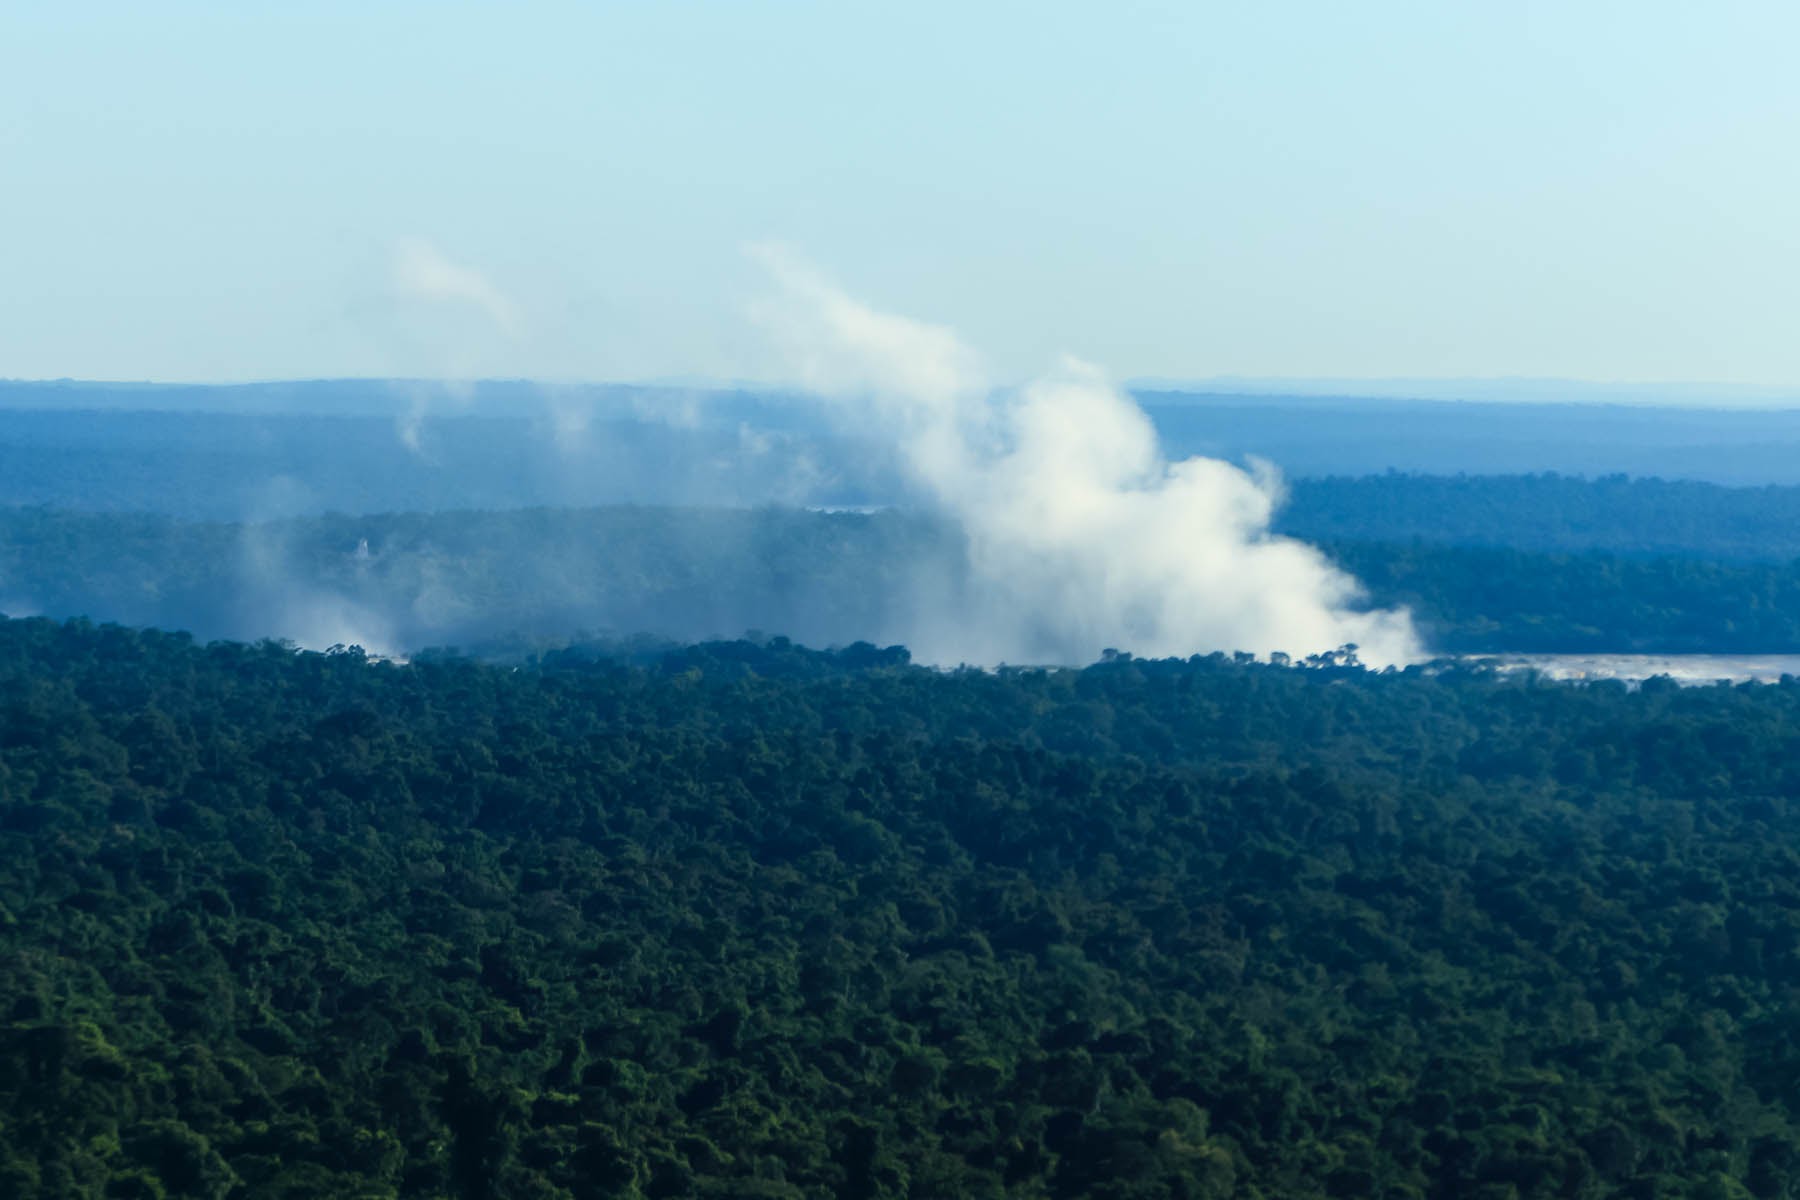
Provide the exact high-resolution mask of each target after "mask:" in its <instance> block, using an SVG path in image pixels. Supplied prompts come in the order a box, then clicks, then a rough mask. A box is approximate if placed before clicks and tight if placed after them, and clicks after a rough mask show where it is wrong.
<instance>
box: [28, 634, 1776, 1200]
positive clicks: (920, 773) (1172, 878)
mask: <svg viewBox="0 0 1800 1200" xmlns="http://www.w3.org/2000/svg"><path fill="white" fill-rule="evenodd" d="M643 657H645V658H646V660H647V661H646V662H645V663H643V664H640V665H632V664H626V663H622V662H618V661H609V660H607V659H605V658H604V657H601V656H599V655H597V654H596V653H593V652H591V651H589V652H583V651H570V652H566V653H561V654H554V655H547V656H544V657H543V658H542V659H540V660H537V661H533V662H530V663H527V664H525V665H523V666H521V667H519V668H517V669H513V668H503V667H492V666H482V665H479V664H474V663H471V662H468V661H464V660H460V659H456V658H452V657H445V656H433V657H429V658H427V659H425V660H423V661H419V662H416V663H414V664H412V665H410V666H399V665H395V664H389V663H379V662H373V661H369V660H367V659H365V658H364V657H363V656H362V655H361V654H359V653H356V652H354V651H351V652H346V653H340V654H331V655H314V654H295V653H293V652H292V651H291V650H289V649H286V648H283V647H281V646H278V645H272V644H265V645H261V646H253V647H245V646H232V645H215V646H208V647H201V646H197V645H195V644H193V643H192V642H191V641H190V640H188V639H186V638H184V637H181V636H176V635H163V634H154V633H132V632H128V631H125V630H121V629H118V628H111V627H93V626H89V625H87V624H84V623H74V624H68V625H59V624H56V623H52V622H48V621H12V622H6V623H0V863H3V864H4V870H0V964H4V967H3V969H0V1193H3V1194H5V1195H9V1196H18V1197H21V1198H22V1200H24V1198H32V1197H70V1196H122V1197H123V1196H130V1197H156V1196H245V1197H249V1196H257V1197H261V1196H292V1197H315V1196H345V1197H379V1196H396V1197H398V1196H407V1197H412V1196H418V1197H428V1196H430V1197H436V1196H461V1197H545V1198H551V1197H589V1196H654V1197H671V1196H687V1195H714V1196H734V1197H736V1196H767V1197H826V1196H858V1197H879V1196H904V1195H911V1196H920V1197H947V1196H977V1197H980V1196H996V1197H997V1196H1018V1197H1045V1198H1048V1197H1077V1196H1097V1197H1117V1198H1121V1200H1123V1198H1126V1197H1131V1198H1138V1197H1189V1198H1193V1197H1214V1196H1216V1197H1227V1196H1252V1197H1254V1196H1262V1197H1268V1198H1270V1200H1274V1198H1277V1197H1279V1198H1284V1200H1285V1198H1287V1197H1307V1196H1355V1197H1367V1196H1388V1197H1443V1198H1446V1200H1448V1198H1451V1197H1459V1198H1460V1197H1512V1196H1517V1197H1549V1196H1572V1197H1601V1196H1613V1195H1626V1196H1641V1197H1693V1198H1696V1200H1697V1198H1699V1197H1715V1196H1716V1197H1729V1196H1743V1195H1750V1196H1757V1197H1775V1196H1783V1195H1789V1194H1791V1188H1790V1185H1789V1182H1788V1181H1789V1179H1790V1178H1791V1177H1793V1176H1794V1175H1795V1174H1796V1163H1797V1159H1796V1153H1797V1151H1800V1130H1796V1127H1795V1123H1794V1121H1795V1116H1796V1112H1795V1106H1796V1105H1797V1104H1800V1094H1797V1092H1796V1082H1795V1081H1796V1080H1800V1024H1796V1019H1795V1014H1796V1012H1797V1011H1800V1006H1797V1003H1800V1001H1797V998H1800V825H1797V822H1800V685H1795V684H1792V683H1784V684H1782V685H1779V686H1761V687H1742V688H1727V687H1720V688H1705V689H1691V690H1682V689H1677V688H1674V687H1672V686H1668V685H1666V684H1664V683H1660V682H1659V683H1652V684H1649V685H1646V686H1645V687H1643V688H1642V689H1641V690H1638V691H1628V690H1627V689H1625V688H1624V687H1623V686H1618V685H1597V686H1590V687H1571V686H1553V685H1548V684H1544V683H1541V682H1539V681H1537V680H1535V679H1531V678H1511V679H1505V678H1498V677H1495V676H1492V675H1488V674H1484V673H1481V672H1476V671H1466V670H1451V671H1445V672H1435V673H1434V672H1430V671H1423V670H1413V671H1409V672H1406V673H1389V674H1379V675H1378V674H1368V673H1363V672H1360V671H1357V670H1354V669H1349V668H1344V667H1340V666H1333V665H1325V664H1320V665H1317V666H1315V667H1314V668H1312V669H1278V668H1273V667H1266V666H1259V665H1256V664H1252V663H1247V662H1243V661H1237V660H1234V659H1231V658H1226V657H1222V656H1214V657H1212V658H1207V659H1196V660H1192V661H1189V662H1173V661H1171V662H1144V661H1138V660H1134V659H1132V658H1131V657H1130V656H1129V655H1113V656H1111V657H1110V659H1109V660H1108V661H1107V662H1105V663H1103V664H1101V665H1098V666H1096V667H1093V668H1090V669H1088V670H1085V671H1057V672H1039V671H1002V672H998V673H981V672H972V671H966V672H952V673H940V672H932V671H926V670H922V669H918V668H915V667H912V666H909V665H907V664H906V662H905V656H904V654H903V653H902V652H899V651H880V650H877V649H875V648H873V647H867V646H860V647H853V648H852V650H850V651H847V652H844V653H842V654H838V655H824V654H815V653H811V652H807V651H803V650H800V649H798V648H796V647H794V646H791V645H789V644H787V643H785V642H783V641H780V640H777V641H774V642H770V643H767V644H763V645H752V644H749V643H732V644H724V645H711V646H699V647H693V648H689V649H686V650H681V651H675V652H671V653H668V654H665V655H661V656H659V657H655V658H654V659H653V660H651V659H650V656H643Z"/></svg>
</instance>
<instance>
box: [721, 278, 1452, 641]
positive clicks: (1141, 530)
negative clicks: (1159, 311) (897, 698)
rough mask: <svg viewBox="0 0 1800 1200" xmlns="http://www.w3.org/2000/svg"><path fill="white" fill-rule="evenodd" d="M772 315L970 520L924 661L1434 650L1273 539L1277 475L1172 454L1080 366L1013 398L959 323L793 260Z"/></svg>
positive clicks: (849, 408) (1063, 367)
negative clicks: (897, 312)
mask: <svg viewBox="0 0 1800 1200" xmlns="http://www.w3.org/2000/svg"><path fill="white" fill-rule="evenodd" d="M753 253H754V254H755V255H756V257H758V258H759V259H760V260H761V261H762V262H763V263H764V265H765V266H767V268H768V269H769V271H770V273H771V275H772V277H773V278H774V280H775V282H776V283H777V285H778V287H777V295H776V296H775V297H774V298H773V299H772V300H771V301H769V302H767V303H766V304H764V305H761V306H759V309H758V315H759V317H760V318H761V319H762V320H763V322H764V323H765V325H767V327H768V328H770V329H771V330H772V331H773V332H774V333H775V334H776V335H777V336H778V337H780V338H781V339H782V341H783V342H784V343H785V345H786V347H787V349H788V350H789V352H790V354H791V355H792V358H793V361H794V363H795V365H796V367H797V368H798V369H799V371H800V372H801V374H802V377H803V381H804V382H805V384H806V385H807V386H808V387H809V388H811V389H813V390H815V391H817V392H819V393H820V394H822V395H824V396H827V397H830V398H831V399H832V400H833V401H834V403H835V406H836V408H837V411H838V412H839V413H840V414H841V417H842V419H843V420H844V421H845V423H846V424H847V425H849V424H853V425H855V426H857V427H864V426H866V425H867V424H868V423H869V422H873V423H875V424H876V425H877V426H878V427H879V429H880V430H881V432H882V433H884V434H885V436H886V437H887V438H888V439H890V440H891V442H892V445H893V447H894V450H895V453H896V454H897V456H898V459H899V462H900V465H901V466H902V468H903V470H904V472H905V474H906V475H907V477H908V478H909V479H910V480H911V482H912V484H913V486H914V487H915V488H916V489H917V491H918V492H919V494H920V498H921V499H922V500H924V501H925V502H927V503H929V504H931V505H933V506H934V507H936V508H937V509H939V510H940V511H941V512H942V513H943V514H944V515H946V516H948V517H950V518H952V519H954V520H955V521H956V522H958V523H959V524H960V525H961V526H962V528H963V530H964V532H965V534H966V536H967V539H968V557H969V561H968V570H967V573H966V576H965V577H964V578H963V579H962V580H960V581H958V582H957V583H955V584H951V583H948V582H946V583H945V584H944V586H943V587H942V589H940V590H939V591H938V592H937V594H936V595H927V596H921V597H920V598H919V600H918V605H919V607H918V612H919V616H918V619H917V628H916V629H915V630H914V631H912V632H911V634H910V642H911V644H912V648H913V650H914V653H915V654H916V655H918V656H919V657H920V658H921V659H924V660H926V661H935V662H970V663H989V664H991V663H995V662H1016V663H1054V662H1062V663H1083V662H1091V661H1093V660H1094V659H1096V658H1097V657H1099V655H1100V654H1101V652H1102V651H1103V650H1104V649H1106V648H1109V647H1117V648H1120V649H1126V650H1130V651H1132V652H1134V653H1137V654H1142V655H1152V656H1159V657H1160V656H1169V655H1175V656H1185V655H1188V654H1193V653H1202V652H1209V651H1212V650H1248V651H1252V652H1254V653H1257V654H1264V655H1266V654H1270V653H1274V652H1282V653H1288V654H1293V655H1310V654H1316V653H1322V652H1326V651H1331V650H1335V649H1337V648H1339V647H1341V646H1344V645H1346V644H1351V643H1353V644H1355V645H1357V646H1358V647H1359V648H1360V649H1359V654H1360V657H1361V658H1362V660H1363V661H1364V662H1366V663H1370V664H1372V665H1385V664H1390V663H1398V662H1405V661H1408V660H1411V659H1416V658H1418V657H1419V656H1420V653H1419V644H1418V641H1417V638H1416V636H1415V635H1414V632H1413V628H1412V623H1411V620H1410V618H1409V617H1408V615H1407V614H1406V613H1405V612H1391V611H1361V610H1359V609H1358V608H1357V601H1358V600H1359V598H1360V596H1361V591H1360V588H1359V586H1358V585H1357V583H1356V581H1355V580H1353V579H1351V578H1350V577H1349V576H1347V575H1345V574H1344V573H1343V572H1341V571H1339V570H1337V569H1336V568H1335V567H1333V566H1332V565H1331V564H1330V563H1329V562H1328V561H1327V560H1326V559H1325V558H1324V556H1323V555H1321V554H1320V553H1319V552H1318V551H1317V550H1314V549H1313V548H1312V547H1310V546H1307V545H1305V544H1303V543H1301V542H1297V541H1294V540H1292V539H1289V538H1282V537H1275V536H1272V535H1271V534H1270V533H1269V520H1270V517H1271V515H1272V514H1273V512H1274V510H1275V508H1276V507H1277V505H1278V503H1279V502H1280V484H1279V480H1278V478H1277V476H1276V474H1275V472H1274V470H1273V468H1269V467H1266V466H1265V467H1260V468H1258V469H1257V470H1256V471H1255V472H1247V471H1244V470H1241V469H1239V468H1238V467H1235V466H1233V465H1231V464H1229V463H1225V462H1220V461H1217V460H1214V459H1207V458H1190V459H1187V460H1185V461H1182V462H1174V463H1171V462H1168V461H1166V460H1165V459H1164V457H1163V456H1162V453H1161V451H1160V449H1159V447H1158V444H1157V439H1156V434H1155V431H1154V429H1153V428H1152V426H1151V424H1150V421H1149V418H1148V417H1146V416H1145V414H1144V413H1143V411H1142V410H1141V409H1139V408H1138V407H1137V405H1136V404H1135V403H1133V402H1132V401H1131V400H1130V399H1129V398H1128V397H1127V396H1125V395H1123V394H1122V393H1121V392H1119V391H1118V390H1117V389H1116V388H1114V387H1112V386H1111V385H1109V384H1108V383H1107V381H1106V379H1105V378H1104V377H1103V376H1102V374H1101V373H1100V371H1098V370H1097V369H1096V368H1094V367H1092V366H1089V365H1087V364H1085V363H1081V362H1078V361H1076V360H1074V359H1067V360H1065V361H1063V362H1062V363H1061V364H1059V365H1058V366H1057V367H1056V369H1055V370H1054V371H1052V372H1051V373H1050V374H1048V375H1046V376H1045V377H1043V378H1041V379H1038V380H1036V381H1035V382H1033V383H1031V384H1029V385H1028V386H1026V387H1024V388H1022V389H1017V390H1013V391H999V390H996V389H994V388H993V387H991V386H990V385H989V383H988V382H987V381H986V380H985V379H984V377H983V373H982V370H981V366H980V361H979V359H978V358H977V356H976V355H975V354H974V353H973V352H972V351H970V350H969V349H968V348H967V347H966V346H964V345H963V344H962V343H961V342H960V341H959V340H958V339H957V337H956V336H955V335H954V334H953V333H951V332H950V331H949V330H946V329H942V328H939V327H936V326H932V325H927V324H922V323H920V322H917V321H913V320H909V319H907V318H904V317H899V316H894V315H891V314H887V313H881V312H877V311H875V310H873V309H871V308H868V307H867V306H865V305H863V304H861V303H859V302H857V301H856V300H853V299H851V298H850V297H849V296H847V295H845V294H844V293H843V292H842V291H840V290H838V289H837V288H836V287H834V286H833V285H832V284H830V283H829V282H828V281H826V280H825V279H824V278H823V277H821V276H820V275H819V274H818V273H816V272H815V271H813V270H811V269H810V268H809V267H807V266H806V265H805V264H804V263H801V262H799V261H798V260H797V259H795V258H794V257H793V256H792V255H791V254H789V253H787V252H785V251H783V250H781V249H779V248H770V247H759V248H757V249H756V250H755V251H753Z"/></svg>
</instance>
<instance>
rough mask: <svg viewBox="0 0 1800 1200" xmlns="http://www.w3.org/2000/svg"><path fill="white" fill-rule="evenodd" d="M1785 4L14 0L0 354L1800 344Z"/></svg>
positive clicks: (42, 363)
mask: <svg viewBox="0 0 1800 1200" xmlns="http://www.w3.org/2000/svg"><path fill="white" fill-rule="evenodd" d="M1796 44H1800V5H1794V4H1792V3H1791V2H1788V0H1782V2H1779V3H1774V2H1772V3H1732V2H1730V0H1724V2H1720V3H1713V4H1708V5H1696V4H1692V3H1660V2H1655V0H1648V2H1646V0H1637V2H1634V3H1607V2H1599V0H1593V2H1589V0H1573V2H1571V0H1560V2H1558V3H1534V2H1524V3H1519V2H1514V3H1508V4H1504V5H1501V4H1479V5H1477V4H1444V3H1441V2H1437V0H1433V2H1429V3H1387V2H1383V0H1366V2H1364V3H1358V4H1345V3H1341V2H1338V0H1332V2H1318V3H1282V2H1280V0H1274V2H1270V3H1262V4H1244V3H1239V2H1234V3H1185V4H1170V5H1134V4H1125V3H1107V4H1062V3H1054V2H1049V0H1038V2H1036V3H1029V4H1023V3H1021V4H1014V3H1002V2H994V3H983V4H968V3H966V2H965V3H957V4H939V3H932V2H926V0H909V2H907V3H904V4H879V5H877V4H861V3H853V2H845V0H839V2H836V3H797V2H796V3H782V2H773V0H770V2H763V3H750V2H747V0H737V2H732V3H710V4H705V3H677V2H670V3H657V4H651V3H629V4H607V3H582V4H551V3H529V2H521V3H509V4H504V5H503V4H498V3H495V4H487V5H476V4H453V3H431V4H398V3H380V2H378V0H374V2H371V0H363V2H361V3H356V4H338V3H329V2H322V0H315V2H311V3H308V4H304V5H281V6H276V5H264V4H245V3H242V0H238V2H236V3H230V4H225V3H219V4H202V3H182V2H180V0H171V2H169V3H163V4H157V5H144V4H135V3H134V4H125V3H89V2H81V0H68V2H64V3H48V2H43V3H38V2H31V0H0V378H15V379H43V378H57V377H75V378H88V379H120V380H137V379H152V380H168V381H175V380H194V381H226V380H249V379H275V378H294V377H326V376H432V377H440V376H441V377H474V376H486V377H495V376H504V377H534V378H545V379H564V380H573V379H580V380H670V379H680V380H694V379H778V378H781V377H782V376H783V370H784V368H783V363H782V361H781V359H780V357H779V354H780V351H779V348H778V347H776V346H774V345H772V344H771V339H770V338H769V337H768V336H767V330H766V329H764V328H762V327H761V326H760V325H759V323H758V321H757V320H756V318H755V312H756V308H757V305H758V303H759V298H760V297H761V296H763V295H764V294H765V293H766V292H767V291H768V289H769V286H770V282H769V280H768V279H767V277H766V272H765V269H764V268H763V267H762V266H761V265H760V263H761V262H762V261H764V259H765V258H766V255H763V254H759V253H758V252H756V248H758V247H767V246H771V245H773V246H779V247H783V248H784V249H783V251H782V253H784V254H787V255H792V256H796V257H798V258H800V259H803V260H804V261H807V262H810V263H812V264H813V265H814V267H815V268H816V269H817V270H818V271H819V272H821V273H822V274H824V275H825V276H827V277H829V278H830V279H832V280H834V281H835V282H836V283H837V285H839V286H841V287H843V288H844V289H845V290H846V291H848V292H849V293H850V294H853V295H855V296H858V297H861V298H863V299H865V300H867V301H868V302H869V303H872V304H876V305H879V306H880V307H882V308H885V309H889V310H893V311H897V312H902V313H906V314H908V315H910V316H912V317H915V318H919V319H923V320H926V321H930V322H934V323H938V324H941V325H944V326H947V327H950V328H953V329H955V330H956V331H957V332H958V334H959V336H960V337H961V338H962V339H963V340H964V341H966V342H967V343H968V344H970V345H972V346H974V347H977V348H978V349H979V350H980V351H981V353H982V354H983V355H984V356H985V361H986V363H987V365H988V368H989V370H990V372H991V374H992V375H993V377H995V378H998V379H1006V378H1025V377H1028V376H1031V375H1033V374H1035V373H1038V372H1041V371H1042V370H1044V369H1045V368H1046V367H1047V366H1049V365H1050V364H1053V363H1055V362H1057V361H1059V358H1060V356H1062V355H1065V354H1072V355H1075V356H1078V357H1080V358H1081V359H1083V360H1086V361H1089V362H1092V363H1095V364H1098V365H1099V366H1100V367H1101V368H1103V369H1105V370H1106V371H1108V372H1109V373H1111V375H1112V376H1113V377H1115V378H1132V377H1157V378H1162V379H1200V378H1209V377H1215V376H1240V377H1250V378H1259V377H1286V378H1292V377H1331V378H1334V379H1357V378H1395V377H1401V378H1416V377H1446V376H1448V377H1496V376H1499V377H1514V376H1530V377H1554V378H1574V379H1590V380H1632V381H1674V380H1701V381H1724V382H1733V383H1741V384H1759V385H1772V386H1788V385H1796V384H1800V337H1797V336H1795V333H1796V328H1795V326H1796V316H1797V314H1800V304H1797V301H1800V154H1796V153H1795V151H1794V148H1793V147H1794V144H1795V137H1796V130H1800V72H1796V71H1794V70H1793V69H1792V67H1793V47H1794V46H1795V45H1796Z"/></svg>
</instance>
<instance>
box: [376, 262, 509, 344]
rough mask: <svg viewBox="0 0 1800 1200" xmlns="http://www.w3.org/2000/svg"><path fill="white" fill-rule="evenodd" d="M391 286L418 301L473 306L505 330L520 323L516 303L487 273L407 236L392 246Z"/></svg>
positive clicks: (507, 331) (505, 331) (507, 330)
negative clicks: (495, 284)
mask: <svg viewBox="0 0 1800 1200" xmlns="http://www.w3.org/2000/svg"><path fill="white" fill-rule="evenodd" d="M394 288H395V290H396V291H398V292H399V293H400V294H401V295H403V296H407V297H410V298H413V299H417V300H431V301H436V302H440V303H450V304H466V305H470V306H473V307H474V308H475V309H477V310H478V311H480V312H482V313H485V314H486V315H487V317H488V318H489V319H490V320H492V321H493V323H494V324H495V325H496V326H498V327H499V328H500V330H501V331H502V332H504V333H509V334H510V333H513V332H515V331H516V330H517V329H518V326H519V310H518V306H517V305H515V304H514V303H513V302H512V299H511V298H510V297H508V296H507V295H506V293H504V292H502V291H501V290H500V289H499V288H497V287H495V286H494V285H493V284H492V283H491V282H489V280H488V278H487V276H485V275H483V274H482V273H481V272H479V271H476V270H474V269H472V268H470V267H465V266H463V265H462V264H461V263H457V262H452V261H451V260H450V258H449V257H448V256H446V255H445V254H444V252H443V251H441V250H439V249H438V248H437V247H436V246H433V245H432V244H431V243H430V242H427V241H423V240H421V239H419V238H407V239H405V240H403V241H401V242H400V243H399V244H398V245H397V246H396V247H395V248H394Z"/></svg>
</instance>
